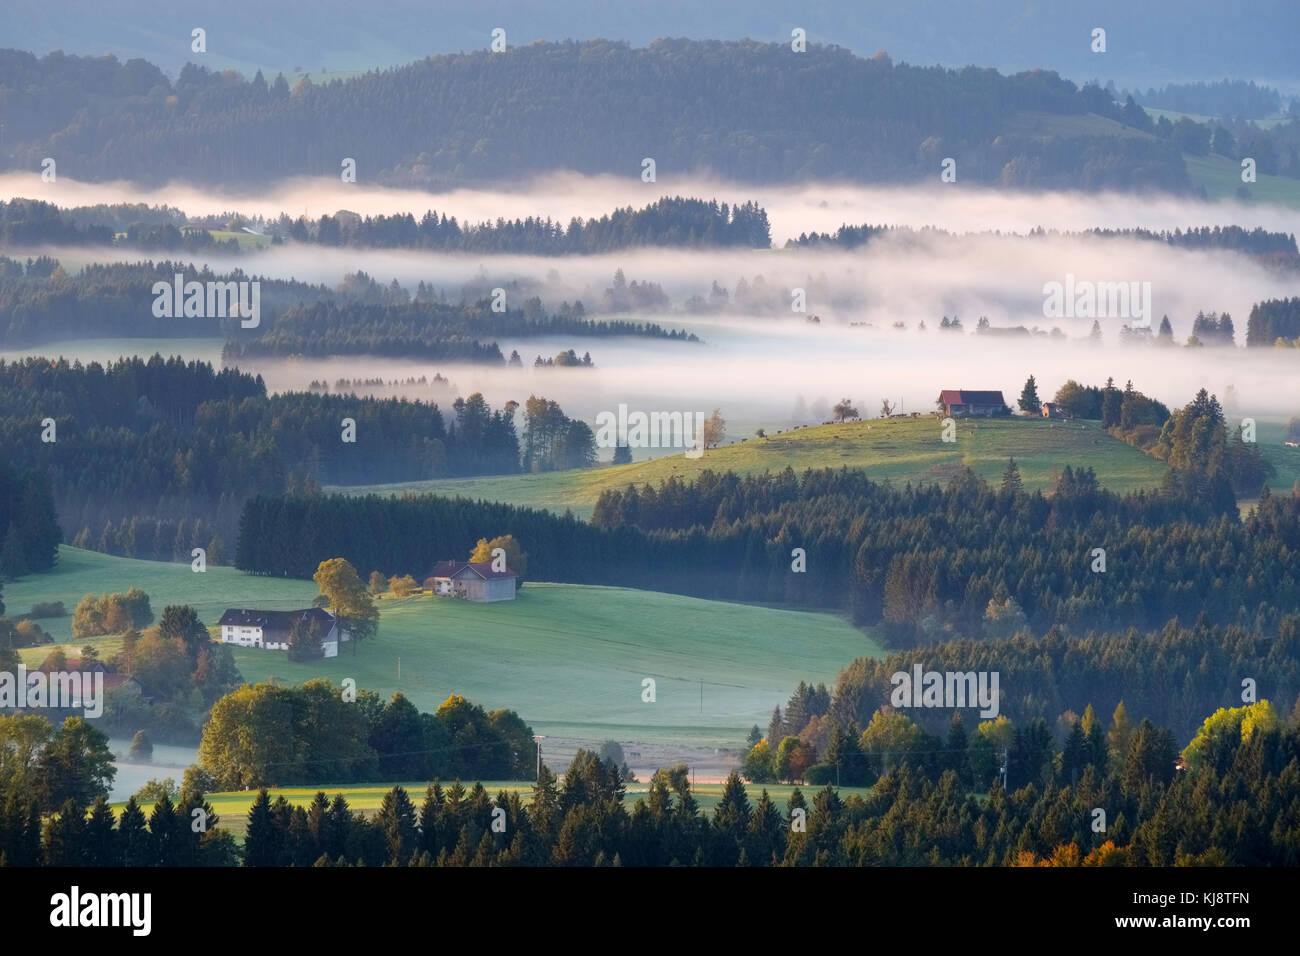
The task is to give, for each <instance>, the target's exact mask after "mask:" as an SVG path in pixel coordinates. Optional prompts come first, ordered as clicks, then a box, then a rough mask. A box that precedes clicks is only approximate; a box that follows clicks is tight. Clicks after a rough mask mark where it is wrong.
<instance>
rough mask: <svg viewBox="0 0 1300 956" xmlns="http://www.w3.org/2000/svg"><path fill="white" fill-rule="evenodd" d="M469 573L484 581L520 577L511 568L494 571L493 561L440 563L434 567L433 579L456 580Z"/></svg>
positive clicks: (431, 575)
mask: <svg viewBox="0 0 1300 956" xmlns="http://www.w3.org/2000/svg"><path fill="white" fill-rule="evenodd" d="M466 571H469V572H471V573H473V574H477V575H478V576H479V577H480V578H482V579H483V580H485V581H487V580H491V579H492V578H517V577H519V575H517V574H515V572H514V571H511V570H510V568H509V566H507V567H506V569H505V570H504V571H493V570H492V562H491V561H439V562H438V563H437V564H435V565H434V566H433V573H432V574H430V575H429V577H431V578H454V577H456V576H457V575H459V574H462V573H464V572H466Z"/></svg>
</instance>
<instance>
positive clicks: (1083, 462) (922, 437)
mask: <svg viewBox="0 0 1300 956" xmlns="http://www.w3.org/2000/svg"><path fill="white" fill-rule="evenodd" d="M1008 458H1015V460H1016V464H1017V466H1018V467H1019V469H1020V476H1021V479H1022V480H1023V481H1024V483H1025V487H1026V488H1028V489H1030V490H1034V489H1041V490H1044V491H1046V490H1048V489H1050V488H1052V487H1053V486H1054V485H1055V483H1056V478H1057V476H1058V475H1059V473H1060V471H1061V469H1062V468H1064V467H1065V466H1066V465H1070V466H1072V467H1075V468H1077V467H1080V466H1084V467H1091V468H1093V469H1094V470H1095V471H1096V472H1097V477H1098V478H1099V479H1100V481H1101V483H1102V484H1103V485H1104V486H1106V487H1107V488H1110V489H1111V490H1113V491H1118V492H1125V491H1132V490H1136V489H1138V488H1149V487H1154V486H1158V485H1159V484H1160V479H1161V476H1162V475H1163V474H1164V472H1165V465H1164V464H1163V463H1162V462H1160V461H1157V460H1156V459H1154V458H1151V457H1149V456H1148V455H1144V454H1143V453H1142V452H1140V451H1138V450H1137V449H1136V448H1133V447H1132V446H1130V445H1126V444H1124V442H1122V441H1120V440H1119V439H1117V438H1113V437H1112V436H1110V435H1108V434H1107V433H1106V432H1105V431H1103V430H1102V428H1101V425H1100V424H1099V423H1097V422H1060V421H1046V420H1043V419H1038V418H1003V419H983V420H978V421H961V422H958V425H957V441H956V442H952V443H945V442H943V441H942V440H941V436H940V426H939V420H938V419H937V418H935V417H933V416H930V415H926V416H924V417H921V418H917V419H910V418H906V419H904V418H895V419H883V420H873V421H864V422H846V423H843V424H835V425H815V426H811V427H808V428H799V429H795V430H793V431H786V432H784V433H782V434H779V435H777V434H773V435H770V436H769V437H767V438H749V439H747V440H746V441H744V442H735V443H732V444H727V445H723V446H722V447H720V448H716V449H710V450H709V451H706V452H705V453H704V454H703V456H701V457H700V458H696V459H687V458H686V457H685V456H684V455H680V454H679V455H671V456H666V457H663V458H656V459H653V460H651V461H644V462H633V463H632V464H630V465H617V466H608V467H604V468H590V469H580V470H572V471H561V472H550V473H547V474H539V475H500V476H489V477H483V478H447V479H438V480H432V481H413V482H402V483H399V484H388V485H369V486H360V487H347V488H340V487H335V488H331V489H330V490H333V491H341V492H345V493H348V494H367V493H370V492H375V493H378V494H389V493H399V494H401V493H406V492H416V493H419V492H429V493H433V494H439V495H464V496H467V497H472V498H486V499H489V500H497V501H505V502H509V503H510V504H515V505H524V506H529V507H535V508H549V509H551V510H553V511H564V510H565V509H566V508H568V509H571V510H572V511H573V513H574V514H575V515H577V516H578V517H580V518H584V517H589V516H590V514H591V511H592V507H593V506H594V505H595V503H596V499H597V498H599V497H600V493H601V492H602V491H605V490H606V489H620V488H624V487H626V486H627V485H628V484H629V483H633V482H635V483H638V484H641V483H644V482H649V483H651V484H654V485H658V484H659V483H660V482H661V481H665V480H667V479H668V478H670V477H672V476H674V475H676V476H679V477H681V478H683V479H687V480H689V479H692V478H694V477H696V476H697V475H699V473H700V472H702V471H704V470H705V469H711V470H713V471H717V472H723V471H735V472H738V473H740V474H759V473H762V472H765V471H770V472H778V471H781V470H782V469H784V468H785V467H786V466H789V467H791V468H793V469H794V470H795V472H796V473H798V472H802V471H804V470H805V469H808V468H840V467H844V468H856V469H860V470H862V471H864V472H866V473H867V474H868V475H870V476H871V477H872V478H876V479H879V480H883V481H892V482H897V483H900V484H901V483H903V482H908V481H910V482H914V483H915V482H941V483H942V482H947V481H948V480H950V479H951V478H953V477H954V476H955V475H956V474H958V473H959V472H960V471H961V469H962V468H963V467H967V466H968V467H970V468H971V469H972V470H973V471H974V472H975V473H976V474H977V475H979V476H980V477H982V478H986V479H988V480H997V479H998V478H999V477H1000V476H1001V474H1002V472H1003V470H1004V469H1005V468H1006V466H1007V459H1008ZM1287 486H1288V487H1290V483H1289V482H1288V483H1287Z"/></svg>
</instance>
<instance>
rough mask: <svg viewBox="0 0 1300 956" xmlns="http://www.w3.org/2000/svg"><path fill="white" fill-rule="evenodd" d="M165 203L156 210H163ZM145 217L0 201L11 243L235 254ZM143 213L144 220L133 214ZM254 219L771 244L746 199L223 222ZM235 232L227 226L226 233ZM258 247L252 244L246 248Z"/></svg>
mask: <svg viewBox="0 0 1300 956" xmlns="http://www.w3.org/2000/svg"><path fill="white" fill-rule="evenodd" d="M165 208H166V207H164V209H165ZM168 212H169V213H170V212H174V215H172V214H168V215H161V216H160V215H158V214H157V213H153V214H150V209H149V207H142V205H141V204H138V203H120V204H115V205H111V206H109V205H104V204H100V205H98V206H89V207H76V208H73V209H69V210H61V209H60V208H59V207H58V206H55V205H54V204H53V203H47V202H44V201H42V200H39V199H22V198H16V199H13V200H10V201H8V202H4V201H0V241H3V242H5V243H6V244H8V245H12V246H18V247H22V246H41V245H98V246H108V245H117V246H125V247H129V248H132V249H140V250H142V251H151V252H152V251H169V252H170V251H184V252H218V251H220V252H228V253H237V252H240V251H241V247H240V245H239V242H238V240H236V239H234V238H231V239H216V238H214V237H213V236H212V234H211V233H210V231H209V230H208V229H207V228H205V227H203V226H199V225H193V224H189V225H187V222H186V219H185V216H184V215H183V214H182V213H180V212H179V210H176V211H170V210H169V211H168ZM142 214H143V216H144V219H143V221H141V219H139V218H136V217H137V216H139V215H142ZM239 223H258V224H259V225H260V228H259V229H257V232H258V234H259V235H263V236H268V237H270V240H271V242H272V244H280V243H282V242H285V241H293V242H303V243H314V244H319V245H324V246H354V247H364V248H376V249H433V250H438V251H442V252H480V253H520V254H526V255H544V256H561V255H590V254H594V253H601V252H611V251H614V250H618V249H629V248H634V247H638V246H666V247H671V248H685V247H708V248H717V247H730V246H739V247H746V248H755V249H767V248H769V247H770V246H771V244H772V234H771V226H770V225H769V223H768V219H767V211H766V210H764V209H763V208H762V207H761V206H759V205H758V204H757V203H755V202H753V201H749V202H744V203H737V204H735V205H734V206H733V205H731V204H729V203H725V202H724V203H719V202H718V201H717V200H716V199H715V200H704V199H693V198H683V197H681V196H673V197H668V196H665V197H664V198H662V199H660V200H658V201H657V202H653V203H650V204H649V205H647V206H644V207H642V208H640V209H636V208H633V207H632V206H626V207H622V208H618V209H615V210H614V211H613V212H612V213H606V214H605V215H603V216H601V217H600V218H599V219H597V218H594V217H593V218H591V219H582V218H581V217H577V216H575V217H573V218H572V219H570V220H569V222H568V224H567V225H566V224H565V223H563V222H561V221H559V220H552V219H551V218H550V217H547V218H544V219H543V218H540V217H535V216H529V217H527V218H525V219H501V218H498V219H497V220H495V221H485V222H480V223H468V222H467V223H465V224H464V225H461V223H460V222H458V221H457V219H456V217H455V216H450V217H449V216H448V215H447V214H446V213H442V214H441V215H440V214H439V213H437V212H436V211H434V210H432V209H430V210H428V211H426V212H425V214H424V215H423V216H422V217H420V219H418V220H417V219H416V218H415V216H413V215H412V214H411V213H394V214H392V215H391V216H390V215H384V214H383V213H380V214H377V215H375V216H365V217H361V216H358V215H357V214H355V213H351V212H347V211H346V210H340V211H339V212H338V213H336V214H335V215H332V216H331V215H328V214H326V215H323V216H321V217H320V218H319V219H317V220H309V219H306V218H304V217H299V218H298V219H293V218H291V217H290V216H289V215H288V214H287V213H281V214H280V216H279V217H278V218H273V219H269V220H267V219H264V218H262V217H257V218H256V219H249V218H248V217H245V216H241V215H239V214H237V213H236V214H234V215H232V216H231V217H230V222H228V223H227V225H230V226H234V225H237V224H239ZM231 231H234V230H231ZM254 248H259V247H254Z"/></svg>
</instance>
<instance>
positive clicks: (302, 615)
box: [217, 607, 334, 634]
mask: <svg viewBox="0 0 1300 956" xmlns="http://www.w3.org/2000/svg"><path fill="white" fill-rule="evenodd" d="M298 621H302V622H303V623H304V624H307V625H310V624H311V623H312V622H313V621H317V622H319V623H320V625H321V628H322V630H323V631H324V632H325V633H327V634H328V633H329V629H330V628H331V627H333V626H334V615H333V614H331V613H329V612H328V611H326V610H324V609H322V608H318V607H309V608H303V609H302V610H300V611H254V610H248V609H245V608H230V609H228V610H227V611H226V613H225V614H222V615H221V620H220V621H218V622H217V624H218V625H220V626H221V627H260V628H261V629H262V630H263V631H274V632H277V633H279V632H283V633H285V634H287V633H289V631H291V630H293V626H294V624H296V623H297V622H298Z"/></svg>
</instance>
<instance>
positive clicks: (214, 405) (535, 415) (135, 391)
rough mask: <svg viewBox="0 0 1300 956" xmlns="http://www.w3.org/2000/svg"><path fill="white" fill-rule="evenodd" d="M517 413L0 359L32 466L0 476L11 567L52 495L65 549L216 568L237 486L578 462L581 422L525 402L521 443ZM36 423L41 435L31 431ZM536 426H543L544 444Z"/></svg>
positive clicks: (10, 425) (43, 556) (42, 542)
mask: <svg viewBox="0 0 1300 956" xmlns="http://www.w3.org/2000/svg"><path fill="white" fill-rule="evenodd" d="M515 407H516V406H515V405H514V404H513V403H511V404H510V405H508V406H507V407H506V408H501V409H492V408H490V407H488V405H487V403H486V402H485V401H484V400H483V397H482V396H481V395H478V394H474V395H470V396H469V397H468V398H466V399H459V398H458V399H456V400H455V401H454V402H453V403H452V406H451V408H449V409H448V410H447V414H446V417H445V418H444V413H443V412H442V411H441V410H440V409H439V407H438V406H437V405H435V404H432V403H425V402H413V401H406V400H401V401H399V400H397V399H374V398H359V397H357V396H355V395H320V394H314V393H304V392H288V393H283V394H279V395H274V396H268V395H267V394H266V388H265V386H264V384H263V383H262V380H261V378H260V377H257V378H255V377H253V376H251V375H248V374H247V373H243V372H239V371H237V370H235V369H222V370H221V371H215V370H214V369H213V368H212V366H210V365H208V364H206V363H202V362H189V363H186V362H184V361H182V360H181V359H179V358H170V359H163V358H162V356H161V355H154V356H153V357H152V358H151V359H149V360H148V361H145V360H144V359H140V358H132V359H123V360H120V361H118V362H115V363H112V364H110V365H108V366H107V367H104V366H101V365H99V364H98V363H96V362H92V363H90V364H89V365H85V366H83V365H82V364H81V363H80V362H76V363H69V362H67V361H66V360H62V359H60V360H59V361H56V362H51V361H49V360H48V359H38V358H32V359H27V360H25V361H22V362H14V363H6V362H4V361H0V447H3V448H4V449H5V450H6V457H7V460H8V461H10V462H12V463H13V464H15V465H17V466H19V467H21V468H24V469H30V470H32V472H33V473H32V474H31V475H28V476H25V477H23V478H22V480H21V481H19V480H18V479H12V480H11V481H9V482H8V483H6V482H2V481H0V495H5V496H6V497H7V499H8V500H7V501H6V500H0V534H2V533H5V532H6V531H7V528H8V525H7V523H6V514H8V513H10V509H13V513H15V514H19V517H18V519H17V520H18V521H19V531H20V532H22V529H23V528H24V527H27V526H28V523H29V524H30V527H31V529H32V530H31V533H30V534H27V535H26V536H25V537H23V536H22V535H21V534H20V538H19V540H20V541H22V542H28V541H30V544H24V547H25V550H24V551H23V555H22V557H23V561H22V562H21V564H25V565H26V566H27V567H28V568H29V569H30V570H44V569H45V568H47V567H49V566H50V564H51V563H52V561H53V545H54V544H55V543H57V539H56V540H54V541H51V540H49V537H48V535H46V534H45V532H40V533H39V534H38V533H37V531H38V529H39V528H40V527H43V525H42V524H41V523H42V522H45V521H50V520H52V511H51V514H50V515H46V514H45V509H42V508H41V507H39V505H40V502H41V501H42V500H44V499H46V498H48V497H50V496H51V495H52V496H53V499H54V502H55V504H56V505H57V507H58V515H59V521H60V523H61V524H62V527H63V533H64V538H65V540H69V541H73V542H74V543H75V544H76V545H77V546H78V547H87V548H92V549H98V550H100V551H105V552H109V553H113V554H124V555H126V556H128V557H141V558H154V557H157V558H160V559H162V560H173V559H175V560H189V557H190V549H191V548H194V547H203V548H208V549H209V551H210V552H211V553H210V554H209V558H208V559H209V560H210V561H213V562H217V563H220V561H221V557H222V553H223V551H224V553H225V556H226V557H228V556H229V552H230V549H231V548H232V547H233V544H234V534H235V528H236V522H237V520H238V516H239V514H240V510H241V509H242V507H243V503H244V500H245V499H246V498H247V497H248V496H250V495H255V494H259V493H273V492H281V491H284V490H285V489H286V488H288V489H291V490H300V489H303V488H307V489H310V488H313V487H315V484H316V483H317V482H321V483H341V484H349V483H356V482H359V481H362V480H373V479H374V478H375V477H376V476H383V477H384V478H385V479H386V480H390V481H401V480H411V479H416V478H427V477H430V476H434V475H439V474H442V475H473V474H495V473H505V474H511V473H515V472H518V471H520V470H521V468H523V467H524V461H525V458H527V460H528V462H529V465H530V467H534V466H533V464H532V462H533V461H534V460H536V461H537V462H538V464H537V465H536V466H535V467H537V468H538V470H546V469H549V468H552V467H556V466H559V467H575V466H577V465H578V464H580V463H581V462H582V461H584V460H586V458H587V457H589V454H590V452H591V450H592V448H593V443H594V438H593V436H592V433H591V430H590V429H589V428H587V426H586V425H585V424H583V423H581V422H577V423H575V422H573V421H572V420H571V419H568V418H567V417H566V416H565V415H564V414H563V411H562V410H561V409H560V408H559V406H558V405H556V404H555V403H554V402H547V401H546V400H545V399H538V398H534V399H531V400H530V401H529V402H528V403H527V404H526V405H525V406H524V415H523V420H522V423H521V424H522V426H523V431H524V435H523V442H522V451H521V441H520V437H519V435H518V433H517V432H516V425H515V421H514V413H515ZM47 419H50V420H52V421H53V431H50V432H49V435H50V437H51V438H52V440H50V441H43V440H42V434H43V433H45V432H46V431H48V429H47V427H46V426H45V425H43V424H42V423H43V422H44V421H45V420H47ZM344 419H352V420H353V422H354V428H355V431H354V434H353V436H352V437H353V438H354V439H355V440H354V441H351V442H348V441H345V440H344V439H343V420H344ZM543 434H545V435H547V436H551V435H554V436H555V437H554V440H553V441H552V440H550V439H548V442H547V443H546V444H545V447H543V443H542V440H541V436H542V435H543ZM560 436H562V437H563V439H564V440H563V442H561V441H560ZM37 470H39V473H40V475H41V477H40V479H39V481H38V479H37V477H36V474H35V473H36V471H37ZM4 546H6V542H5V539H3V538H0V547H4ZM8 546H9V547H11V548H12V547H14V545H8ZM13 560H14V567H19V566H20V563H19V562H18V559H17V557H15V558H14V559H13Z"/></svg>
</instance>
